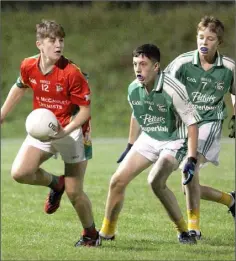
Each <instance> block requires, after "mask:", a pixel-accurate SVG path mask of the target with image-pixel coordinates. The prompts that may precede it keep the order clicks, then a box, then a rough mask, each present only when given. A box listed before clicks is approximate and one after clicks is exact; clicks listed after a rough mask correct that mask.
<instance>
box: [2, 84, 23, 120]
mask: <svg viewBox="0 0 236 261" xmlns="http://www.w3.org/2000/svg"><path fill="white" fill-rule="evenodd" d="M26 90H27V88H19V87H17V85H16V84H14V85H13V86H12V88H11V90H10V92H9V93H8V96H7V98H6V100H5V102H4V104H3V105H2V108H1V124H2V122H3V121H4V119H5V118H6V116H7V115H8V114H9V113H10V112H11V111H12V110H13V108H14V107H15V106H16V104H18V103H19V102H20V100H21V98H22V97H23V96H24V94H25V92H26Z"/></svg>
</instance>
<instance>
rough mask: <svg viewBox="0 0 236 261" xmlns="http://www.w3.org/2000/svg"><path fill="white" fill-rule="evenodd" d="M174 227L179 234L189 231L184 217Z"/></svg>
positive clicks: (175, 222)
mask: <svg viewBox="0 0 236 261" xmlns="http://www.w3.org/2000/svg"><path fill="white" fill-rule="evenodd" d="M174 227H175V229H176V230H177V232H178V233H179V234H181V233H182V232H187V231H188V227H187V223H186V222H185V220H184V218H183V217H182V218H181V219H180V220H178V221H174Z"/></svg>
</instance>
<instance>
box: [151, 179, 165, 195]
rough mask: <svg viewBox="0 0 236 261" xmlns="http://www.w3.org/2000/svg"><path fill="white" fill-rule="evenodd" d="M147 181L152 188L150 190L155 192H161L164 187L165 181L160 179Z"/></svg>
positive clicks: (157, 193)
mask: <svg viewBox="0 0 236 261" xmlns="http://www.w3.org/2000/svg"><path fill="white" fill-rule="evenodd" d="M148 183H149V185H150V187H151V189H152V191H153V192H154V193H155V194H156V195H159V194H161V193H162V191H163V190H165V189H166V181H165V180H162V179H158V178H156V179H153V180H148Z"/></svg>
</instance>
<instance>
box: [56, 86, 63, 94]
mask: <svg viewBox="0 0 236 261" xmlns="http://www.w3.org/2000/svg"><path fill="white" fill-rule="evenodd" d="M56 91H57V92H61V91H63V87H62V86H61V85H60V84H56Z"/></svg>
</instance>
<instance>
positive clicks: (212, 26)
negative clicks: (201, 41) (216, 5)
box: [197, 16, 225, 43]
mask: <svg viewBox="0 0 236 261" xmlns="http://www.w3.org/2000/svg"><path fill="white" fill-rule="evenodd" d="M206 27H208V28H209V30H210V31H211V32H213V33H216V35H217V37H218V40H219V42H220V43H222V42H223V36H224V30H225V28H224V25H223V23H222V22H221V21H220V20H219V19H217V18H215V17H213V16H204V17H202V19H201V21H200V23H199V24H198V26H197V32H198V31H199V30H202V29H205V28H206Z"/></svg>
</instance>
